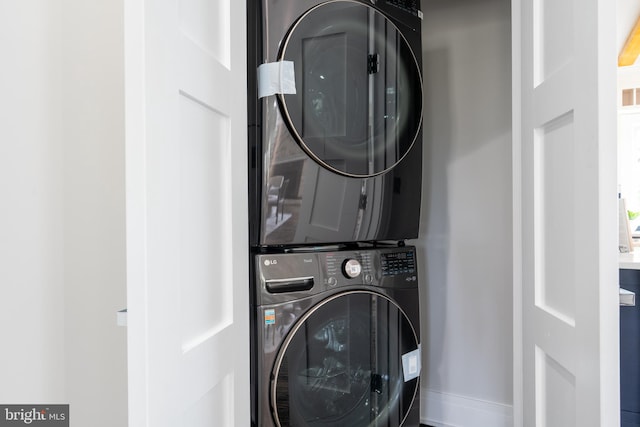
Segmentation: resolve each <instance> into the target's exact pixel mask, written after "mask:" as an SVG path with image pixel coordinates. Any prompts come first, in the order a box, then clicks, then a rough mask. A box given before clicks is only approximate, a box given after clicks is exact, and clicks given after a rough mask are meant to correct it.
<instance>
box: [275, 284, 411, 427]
mask: <svg viewBox="0 0 640 427" xmlns="http://www.w3.org/2000/svg"><path fill="white" fill-rule="evenodd" d="M417 348H418V339H417V336H416V333H415V330H414V328H413V326H412V325H411V323H410V321H409V319H407V317H406V315H405V313H404V312H403V311H402V310H401V309H400V308H399V307H398V306H397V305H396V304H395V303H394V302H393V301H392V300H390V299H388V298H387V297H385V296H383V295H380V294H377V293H373V292H369V291H351V292H346V293H343V294H338V295H336V296H333V297H331V298H329V299H326V300H324V301H323V302H321V303H320V304H318V305H317V306H315V307H314V308H313V309H312V310H310V311H309V312H308V313H306V314H305V315H304V316H303V317H302V318H301V319H300V320H299V321H298V323H297V324H296V325H295V327H294V328H293V329H292V330H291V332H290V333H289V335H288V336H287V338H286V339H285V341H284V343H283V345H282V348H281V350H280V353H279V354H278V357H277V359H276V363H275V367H274V372H273V376H272V378H273V380H272V384H271V403H272V412H273V415H274V419H275V421H276V424H277V425H279V426H296V427H305V426H327V427H328V426H334V427H345V426H354V427H356V426H358V427H359V426H381V425H384V426H389V427H397V426H401V425H402V423H403V422H404V420H405V418H406V416H407V414H408V412H409V410H410V409H411V405H412V403H413V401H414V399H415V396H416V392H417V389H418V379H417V378H412V379H409V380H408V381H405V377H404V374H403V367H402V356H403V355H404V354H407V353H409V352H411V351H414V350H416V349H417Z"/></svg>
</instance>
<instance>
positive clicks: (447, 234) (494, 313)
mask: <svg viewBox="0 0 640 427" xmlns="http://www.w3.org/2000/svg"><path fill="white" fill-rule="evenodd" d="M422 5H423V6H422V8H423V12H424V24H423V55H424V58H423V63H424V70H425V71H424V81H425V106H426V108H425V111H424V143H425V158H424V166H425V168H424V177H423V181H424V182H423V185H424V193H423V205H422V224H421V236H420V239H419V241H418V242H417V245H418V246H419V247H420V251H421V254H422V265H421V267H422V274H421V277H422V282H423V283H424V284H425V292H424V293H423V296H422V300H423V301H422V302H423V308H424V310H423V313H422V314H423V317H422V328H423V331H424V332H423V382H422V387H423V392H425V391H430V392H435V393H436V394H442V395H444V396H455V397H462V398H463V399H466V398H469V399H472V400H478V401H487V402H491V403H497V404H499V405H504V406H505V407H507V408H508V407H509V406H510V405H512V379H513V375H512V366H513V365H512V221H511V209H512V197H511V26H510V20H511V15H510V13H511V12H510V2H509V0H429V1H423V2H422ZM423 394H426V393H423ZM427 398H429V396H427ZM423 402H424V399H423ZM432 403H433V402H431V403H430V405H431V406H432ZM431 406H430V407H431ZM425 411H426V408H425V407H424V405H423V416H426V418H424V417H423V418H424V420H425V421H426V420H430V419H431V417H430V414H429V413H425ZM441 421H446V420H441ZM467 425H474V426H476V427H477V426H478V425H480V424H478V423H475V424H474V423H472V424H467Z"/></svg>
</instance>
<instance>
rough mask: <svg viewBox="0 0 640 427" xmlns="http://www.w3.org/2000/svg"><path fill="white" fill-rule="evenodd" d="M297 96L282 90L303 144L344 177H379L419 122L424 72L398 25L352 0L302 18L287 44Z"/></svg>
mask: <svg viewBox="0 0 640 427" xmlns="http://www.w3.org/2000/svg"><path fill="white" fill-rule="evenodd" d="M278 59H279V60H281V61H292V62H293V63H294V69H295V80H296V87H297V93H295V94H291V95H278V100H279V105H280V109H281V112H282V115H283V116H284V118H285V122H286V123H287V126H288V128H289V130H290V132H291V133H292V134H293V136H294V137H295V139H296V140H297V142H298V144H299V145H300V146H301V147H302V148H303V149H304V150H305V151H306V152H307V154H309V155H310V156H311V157H312V158H314V159H315V160H316V161H317V162H318V163H320V164H321V165H323V166H324V167H326V168H329V169H331V170H333V171H335V172H338V173H341V174H343V175H347V176H358V177H366V176H373V175H378V174H381V173H383V172H385V171H387V170H389V169H391V168H392V167H393V166H394V165H396V164H397V163H398V162H400V161H401V160H402V158H404V156H405V155H406V154H407V153H408V152H409V150H410V149H411V147H412V146H413V144H414V142H415V140H416V138H417V136H418V135H419V131H420V128H421V126H422V77H421V75H420V67H419V65H418V62H417V60H416V56H415V55H414V53H413V52H412V50H411V48H410V46H409V44H408V42H407V40H406V39H405V37H404V36H403V35H402V32H401V31H400V30H399V29H398V27H396V26H395V24H394V23H393V22H392V21H390V20H389V19H387V18H386V17H385V15H383V14H382V13H381V12H380V11H378V10H377V9H375V8H373V7H371V6H368V5H365V4H363V3H358V2H354V1H349V0H340V1H330V2H326V3H322V4H320V5H318V6H316V7H314V8H312V9H310V10H309V11H307V12H306V13H305V14H304V15H302V16H301V17H300V18H299V19H298V20H297V21H296V22H295V23H294V25H293V26H292V28H291V29H290V31H289V32H288V33H287V36H286V37H285V40H284V41H283V43H282V45H281V48H280V54H279V58H278Z"/></svg>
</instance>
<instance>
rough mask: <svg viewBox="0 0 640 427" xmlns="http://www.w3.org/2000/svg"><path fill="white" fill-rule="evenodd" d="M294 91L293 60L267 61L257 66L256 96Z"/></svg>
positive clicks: (261, 96) (292, 92)
mask: <svg viewBox="0 0 640 427" xmlns="http://www.w3.org/2000/svg"><path fill="white" fill-rule="evenodd" d="M276 93H281V94H287V93H288V94H294V95H295V93H296V74H295V70H294V66H293V61H278V62H268V63H266V64H262V65H260V66H259V67H258V98H264V97H265V96H270V95H275V94H276Z"/></svg>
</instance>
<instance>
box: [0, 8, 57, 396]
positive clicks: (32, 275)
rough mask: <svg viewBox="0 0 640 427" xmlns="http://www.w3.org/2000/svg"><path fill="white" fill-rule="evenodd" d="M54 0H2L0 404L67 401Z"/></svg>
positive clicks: (0, 77)
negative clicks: (65, 396) (0, 341)
mask: <svg viewBox="0 0 640 427" xmlns="http://www.w3.org/2000/svg"><path fill="white" fill-rule="evenodd" d="M57 14H58V11H57V10H56V6H55V5H54V4H53V2H50V1H48V0H39V1H36V0H33V1H26V2H0V52H2V71H0V94H2V97H1V98H0V112H1V114H0V198H1V199H0V200H1V201H0V337H2V338H1V339H2V350H1V351H0V402H2V403H23V402H51V403H58V402H59V403H64V400H65V399H64V356H65V351H64V268H63V261H64V257H63V247H64V246H63V245H64V239H63V234H64V233H63V225H64V216H63V196H64V187H63V176H62V172H63V153H62V150H61V148H62V147H63V142H64V140H63V138H62V125H61V121H60V118H61V113H60V109H59V108H58V105H59V102H60V95H61V92H60V88H59V70H60V67H59V64H60V61H59V53H60V37H59V32H58V28H57V23H56V17H57Z"/></svg>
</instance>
